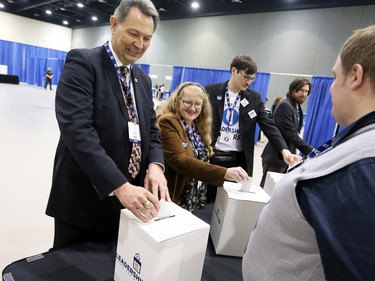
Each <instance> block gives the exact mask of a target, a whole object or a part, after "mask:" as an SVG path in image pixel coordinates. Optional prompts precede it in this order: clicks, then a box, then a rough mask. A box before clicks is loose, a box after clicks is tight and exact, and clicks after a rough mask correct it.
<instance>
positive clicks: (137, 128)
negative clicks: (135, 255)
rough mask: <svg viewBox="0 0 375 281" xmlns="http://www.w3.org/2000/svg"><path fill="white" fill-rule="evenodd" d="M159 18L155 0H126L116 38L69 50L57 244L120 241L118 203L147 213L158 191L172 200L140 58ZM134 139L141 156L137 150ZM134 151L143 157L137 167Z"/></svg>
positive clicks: (60, 102)
mask: <svg viewBox="0 0 375 281" xmlns="http://www.w3.org/2000/svg"><path fill="white" fill-rule="evenodd" d="M158 20H159V15H158V12H157V10H156V9H155V7H154V5H153V4H152V2H151V1H149V0H138V1H135V0H122V1H121V2H120V5H119V6H118V7H117V9H116V10H115V12H114V15H113V16H111V18H110V24H111V31H112V38H111V40H110V41H109V42H106V43H105V44H104V45H103V46H100V47H96V48H93V49H76V50H71V51H70V52H69V53H68V55H67V58H66V62H65V66H64V69H63V72H62V74H61V78H60V81H59V84H58V87H57V93H56V117H57V121H58V124H59V128H60V132H61V135H60V140H59V143H58V147H57V151H56V156H55V162H54V171H53V179H52V189H51V194H50V198H49V201H48V206H47V211H46V213H47V215H49V216H52V217H54V218H55V239H54V249H59V248H64V247H66V246H69V245H70V244H73V243H78V242H82V241H93V242H102V241H116V240H117V233H118V226H119V216H120V209H122V208H123V207H126V208H127V209H129V210H130V211H131V212H132V213H133V214H134V215H135V216H136V217H138V218H139V219H141V220H142V221H148V220H150V219H152V218H154V217H155V216H156V215H157V212H158V210H159V208H160V205H159V201H158V200H159V198H163V199H166V200H170V198H169V194H168V188H167V185H166V179H165V177H164V174H163V171H164V166H163V165H164V159H163V151H162V147H161V143H160V139H159V133H158V130H157V128H156V125H155V122H156V119H155V112H154V110H153V102H152V93H151V88H152V84H151V80H150V78H149V77H148V76H147V75H146V74H145V73H144V72H143V71H142V70H141V69H140V68H138V67H137V66H135V65H134V63H135V62H136V61H137V60H138V59H139V58H140V57H141V56H142V55H143V54H144V53H145V51H146V50H147V48H148V47H149V45H150V42H151V38H152V36H153V33H154V31H155V29H156V26H157V24H158ZM122 65H125V66H127V68H128V69H129V71H128V73H127V75H126V76H122V72H121V71H120V69H121V66H122ZM135 147H137V149H136V150H135V151H136V152H137V153H138V158H132V156H131V155H132V153H131V151H132V150H133V149H135ZM139 148H140V149H139ZM139 153H140V154H141V156H140V155H139ZM131 158H132V159H137V160H136V161H138V163H139V160H140V166H138V167H137V168H136V170H132V171H130V167H131V166H132V167H134V166H133V165H130V164H129V161H130V159H131ZM134 171H135V172H134ZM133 172H134V173H133Z"/></svg>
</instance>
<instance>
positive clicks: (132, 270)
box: [116, 253, 143, 281]
mask: <svg viewBox="0 0 375 281" xmlns="http://www.w3.org/2000/svg"><path fill="white" fill-rule="evenodd" d="M116 255H117V258H116V260H117V262H118V263H119V264H120V265H121V267H122V268H123V269H124V270H125V272H126V273H127V274H129V275H130V276H132V278H133V280H135V281H143V279H142V277H141V276H140V273H141V267H142V263H141V258H140V255H139V253H136V254H134V256H133V255H129V257H128V258H125V257H122V256H121V255H120V254H119V253H117V254H116ZM131 257H133V265H132V262H131ZM129 259H130V260H129ZM127 261H128V262H127Z"/></svg>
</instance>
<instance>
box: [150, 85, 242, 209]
mask: <svg viewBox="0 0 375 281" xmlns="http://www.w3.org/2000/svg"><path fill="white" fill-rule="evenodd" d="M211 123H212V117H211V105H210V102H209V99H208V96H207V93H206V91H205V89H204V88H203V87H202V86H201V85H200V84H198V83H192V82H187V83H182V84H181V85H180V86H179V87H178V88H177V90H176V91H175V92H174V93H173V94H172V95H171V97H170V98H169V99H168V100H167V101H166V103H164V104H163V105H162V106H161V107H160V108H159V109H158V111H157V125H158V127H159V129H160V135H161V142H162V145H163V150H164V158H165V164H166V167H165V177H166V178H167V181H168V188H169V192H170V196H171V199H172V201H174V202H175V203H177V204H178V205H180V206H181V207H183V208H185V209H187V210H189V211H191V212H192V211H194V210H195V209H197V208H202V207H203V206H204V205H205V203H206V201H207V184H210V185H214V186H222V185H223V183H224V179H226V180H230V181H236V182H240V181H244V180H248V179H249V177H248V175H247V173H246V171H245V170H244V169H242V168H241V167H234V168H224V167H221V166H218V165H213V164H209V159H210V156H211V155H212V153H213V149H212V147H211V146H210V144H211Z"/></svg>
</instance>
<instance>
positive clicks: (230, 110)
mask: <svg viewBox="0 0 375 281" xmlns="http://www.w3.org/2000/svg"><path fill="white" fill-rule="evenodd" d="M240 96H241V93H238V95H237V97H236V99H235V101H234V103H233V106H231V105H230V100H229V92H228V87H227V88H226V89H225V99H226V101H227V106H228V110H229V112H230V115H229V120H228V121H229V122H228V124H230V122H231V121H232V116H233V111H234V109H235V108H236V106H237V102H238V101H239V100H240ZM228 127H229V125H228Z"/></svg>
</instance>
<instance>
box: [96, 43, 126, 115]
mask: <svg viewBox="0 0 375 281" xmlns="http://www.w3.org/2000/svg"><path fill="white" fill-rule="evenodd" d="M102 57H103V62H104V68H105V70H106V71H107V75H108V77H109V79H110V81H111V86H112V90H113V93H114V95H115V96H116V98H117V100H118V102H119V105H120V109H121V113H122V115H123V116H124V118H125V119H126V120H129V117H128V110H127V108H126V105H125V100H124V95H123V93H122V89H121V84H120V80H119V77H118V74H117V72H116V69H115V67H114V66H113V64H112V61H111V59H110V58H109V56H108V54H107V52H106V50H105V48H104V47H103V49H102Z"/></svg>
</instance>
